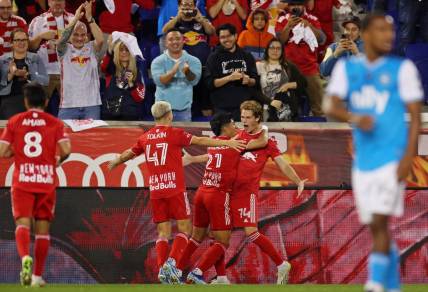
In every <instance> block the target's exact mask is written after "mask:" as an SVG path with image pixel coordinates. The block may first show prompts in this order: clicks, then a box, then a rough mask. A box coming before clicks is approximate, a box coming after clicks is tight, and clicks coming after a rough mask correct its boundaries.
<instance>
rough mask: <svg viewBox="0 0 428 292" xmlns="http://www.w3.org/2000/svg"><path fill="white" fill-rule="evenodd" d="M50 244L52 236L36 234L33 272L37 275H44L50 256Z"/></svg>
mask: <svg viewBox="0 0 428 292" xmlns="http://www.w3.org/2000/svg"><path fill="white" fill-rule="evenodd" d="M49 245H50V236H49V235H48V234H47V235H42V234H36V244H35V247H34V257H35V263H34V272H33V274H34V275H36V276H42V273H43V270H44V267H45V262H46V257H47V256H48V251H49Z"/></svg>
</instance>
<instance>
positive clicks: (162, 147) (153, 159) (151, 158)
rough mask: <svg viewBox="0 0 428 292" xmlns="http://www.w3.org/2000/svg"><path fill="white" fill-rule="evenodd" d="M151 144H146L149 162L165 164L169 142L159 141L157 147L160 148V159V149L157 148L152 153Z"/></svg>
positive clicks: (156, 164) (157, 164)
mask: <svg viewBox="0 0 428 292" xmlns="http://www.w3.org/2000/svg"><path fill="white" fill-rule="evenodd" d="M150 146H151V145H147V146H146V157H147V161H148V162H153V164H154V165H155V166H159V165H165V163H166V153H167V151H168V144H167V143H157V144H156V145H155V146H156V149H160V150H161V151H160V160H159V155H158V151H157V150H156V149H155V150H154V151H153V153H150V148H151V147H150Z"/></svg>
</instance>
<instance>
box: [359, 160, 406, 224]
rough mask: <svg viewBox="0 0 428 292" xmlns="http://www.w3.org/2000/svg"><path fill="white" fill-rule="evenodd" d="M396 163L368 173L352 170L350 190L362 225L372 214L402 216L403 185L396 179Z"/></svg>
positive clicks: (367, 222)
mask: <svg viewBox="0 0 428 292" xmlns="http://www.w3.org/2000/svg"><path fill="white" fill-rule="evenodd" d="M397 167H398V163H397V162H392V163H388V164H386V165H384V166H381V167H379V168H377V169H374V170H370V171H361V170H357V169H353V170H352V188H353V191H354V196H355V204H356V207H357V211H358V215H359V217H360V221H361V223H362V224H370V223H371V221H372V215H373V214H381V215H393V216H402V215H403V212H404V189H405V183H404V182H399V181H398V179H397Z"/></svg>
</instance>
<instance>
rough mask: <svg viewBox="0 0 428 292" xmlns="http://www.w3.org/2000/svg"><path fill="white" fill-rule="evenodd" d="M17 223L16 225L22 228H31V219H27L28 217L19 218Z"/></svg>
mask: <svg viewBox="0 0 428 292" xmlns="http://www.w3.org/2000/svg"><path fill="white" fill-rule="evenodd" d="M15 223H16V226H19V225H21V226H25V227H28V228H30V227H31V219H30V218H27V217H21V218H18V219H16V221H15Z"/></svg>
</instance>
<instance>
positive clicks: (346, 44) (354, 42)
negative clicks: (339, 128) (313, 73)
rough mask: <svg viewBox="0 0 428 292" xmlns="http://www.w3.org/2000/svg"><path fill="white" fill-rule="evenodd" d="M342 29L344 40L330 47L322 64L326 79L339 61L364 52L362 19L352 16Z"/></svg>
mask: <svg viewBox="0 0 428 292" xmlns="http://www.w3.org/2000/svg"><path fill="white" fill-rule="evenodd" d="M342 27H343V34H342V38H341V39H340V40H339V41H338V42H336V43H332V44H331V45H330V46H329V47H328V49H327V52H326V54H325V57H324V60H323V61H322V63H321V64H320V71H321V74H322V75H323V76H325V77H327V76H330V74H331V71H332V70H333V67H334V65H335V64H336V62H337V60H338V59H340V58H342V57H346V58H347V57H350V56H353V55H354V56H355V55H358V54H360V53H361V52H362V51H363V41H362V40H361V38H360V19H359V18H358V17H357V16H352V17H350V18H349V19H346V20H345V21H344V22H343V23H342Z"/></svg>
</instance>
